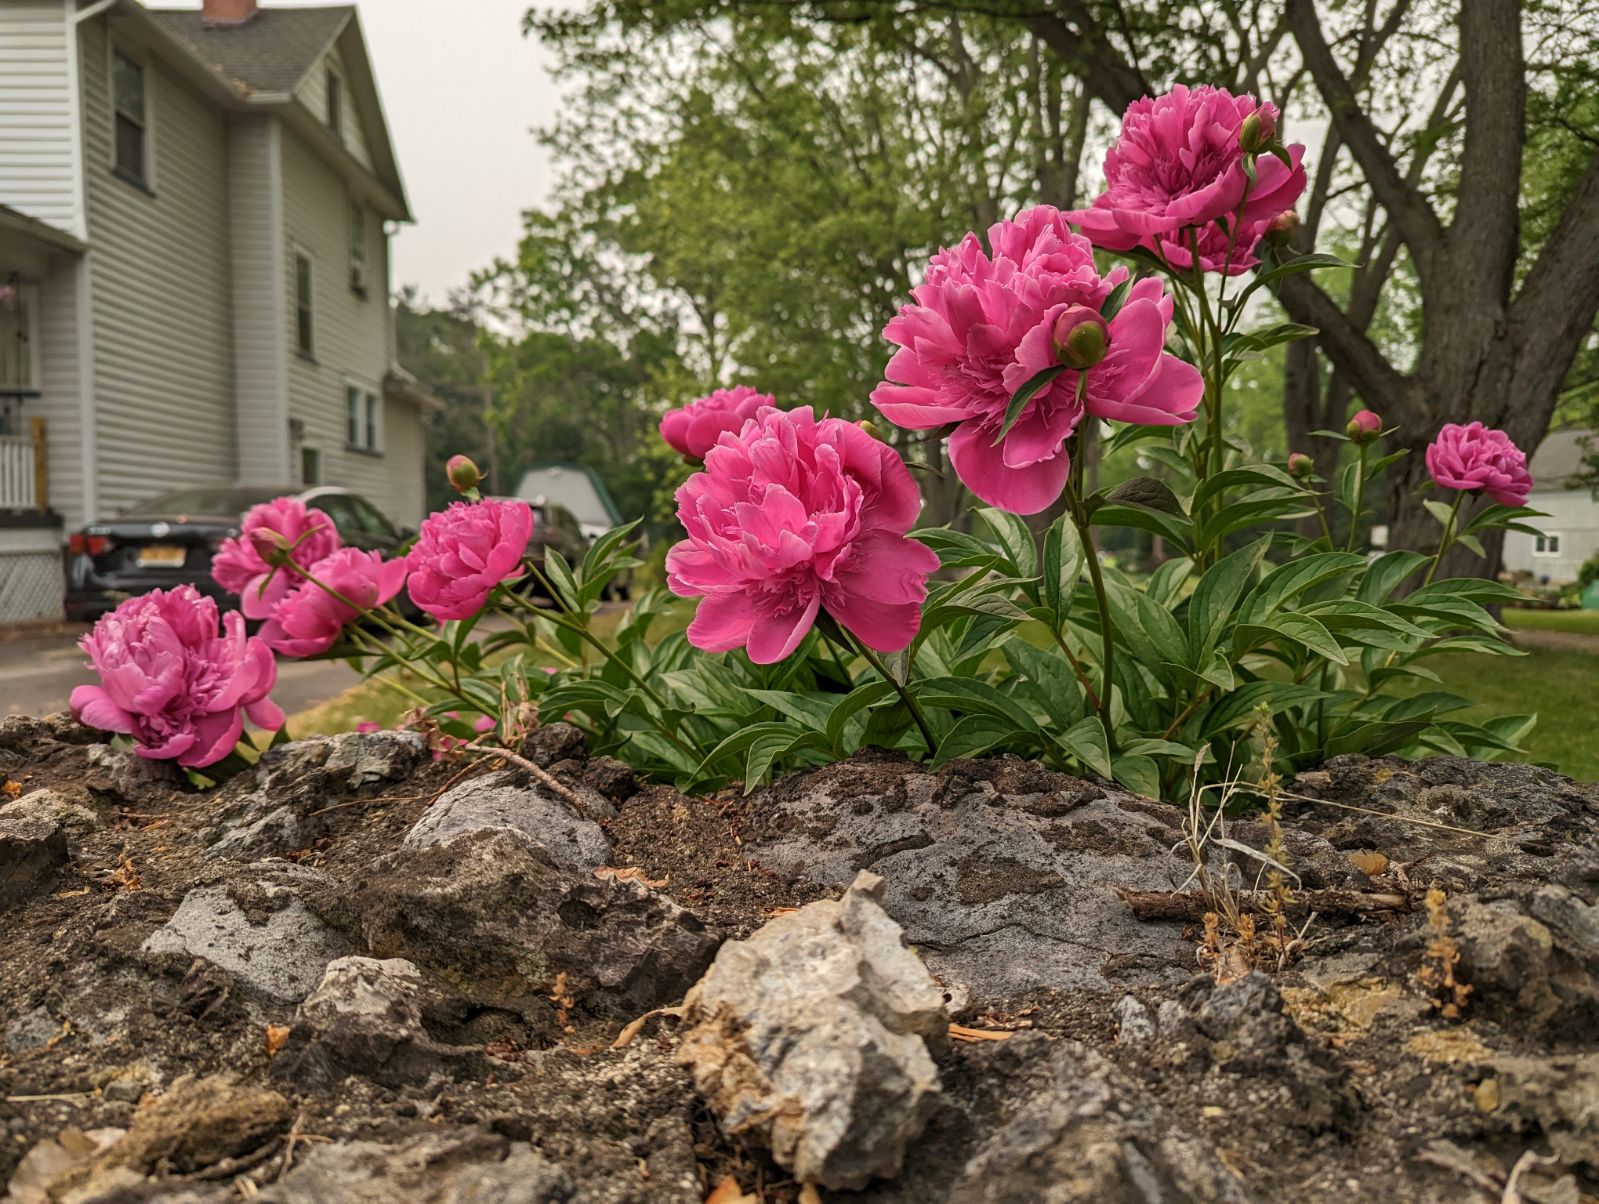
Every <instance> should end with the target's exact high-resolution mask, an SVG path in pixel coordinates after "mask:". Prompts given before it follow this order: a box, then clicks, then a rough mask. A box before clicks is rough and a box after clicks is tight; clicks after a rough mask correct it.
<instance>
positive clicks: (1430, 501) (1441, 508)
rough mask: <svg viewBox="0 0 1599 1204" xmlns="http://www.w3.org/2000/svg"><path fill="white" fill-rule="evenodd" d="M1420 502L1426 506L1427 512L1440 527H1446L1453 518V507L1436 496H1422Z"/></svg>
mask: <svg viewBox="0 0 1599 1204" xmlns="http://www.w3.org/2000/svg"><path fill="white" fill-rule="evenodd" d="M1421 504H1422V505H1423V506H1425V507H1427V513H1428V514H1430V515H1432V516H1433V517H1434V518H1435V519H1437V520H1438V525H1439V526H1440V527H1444V528H1447V527H1448V526H1449V524H1450V522H1451V521H1452V520H1453V518H1454V513H1455V508H1454V507H1453V506H1450V505H1448V504H1446V503H1444V502H1440V501H1438V500H1437V499H1436V498H1423V499H1422V502H1421Z"/></svg>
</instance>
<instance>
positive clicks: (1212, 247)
mask: <svg viewBox="0 0 1599 1204" xmlns="http://www.w3.org/2000/svg"><path fill="white" fill-rule="evenodd" d="M1272 162H1274V163H1275V162H1276V160H1275V159H1274V160H1272ZM1269 225H1270V223H1269V222H1265V221H1260V222H1254V223H1251V224H1250V225H1247V226H1243V227H1240V229H1239V234H1238V240H1237V241H1236V242H1234V241H1233V238H1232V236H1231V235H1230V234H1228V233H1226V232H1225V231H1224V230H1222V228H1221V227H1220V226H1217V225H1216V224H1215V223H1211V224H1210V225H1207V226H1203V227H1201V228H1200V229H1197V230H1183V231H1179V232H1178V233H1176V234H1163V235H1160V236H1159V237H1158V240H1157V241H1158V244H1159V249H1160V254H1161V257H1162V258H1164V259H1165V260H1166V262H1167V263H1169V264H1170V265H1171V266H1172V267H1174V268H1176V269H1177V270H1178V271H1180V272H1186V271H1187V270H1188V269H1189V268H1191V267H1193V265H1194V249H1195V247H1196V246H1197V247H1198V249H1199V270H1200V271H1202V272H1218V273H1221V274H1222V275H1226V276H1242V275H1243V274H1244V273H1245V272H1247V271H1250V270H1251V269H1253V268H1258V267H1259V266H1260V256H1258V255H1257V254H1255V252H1256V251H1257V250H1259V248H1260V240H1261V238H1262V237H1263V236H1264V235H1265V233H1266V230H1267V227H1268V226H1269Z"/></svg>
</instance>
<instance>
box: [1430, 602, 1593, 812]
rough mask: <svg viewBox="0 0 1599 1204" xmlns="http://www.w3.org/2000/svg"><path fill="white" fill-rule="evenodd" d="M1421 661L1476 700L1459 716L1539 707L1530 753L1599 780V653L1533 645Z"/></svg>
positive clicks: (1568, 772)
mask: <svg viewBox="0 0 1599 1204" xmlns="http://www.w3.org/2000/svg"><path fill="white" fill-rule="evenodd" d="M1523 613H1527V612H1523ZM1531 613H1547V612H1531ZM1555 613H1558V612H1555ZM1423 663H1424V664H1426V665H1427V666H1429V667H1430V668H1432V669H1433V670H1434V671H1436V672H1437V673H1438V675H1439V676H1440V677H1442V678H1443V679H1444V680H1443V688H1444V689H1446V690H1450V691H1452V692H1454V693H1456V694H1459V695H1460V696H1461V697H1462V698H1470V699H1471V700H1472V701H1473V703H1474V704H1475V705H1474V706H1473V707H1472V709H1471V710H1470V711H1463V712H1461V713H1460V717H1461V718H1463V719H1468V720H1471V719H1475V720H1478V721H1481V720H1483V719H1491V718H1493V717H1494V716H1495V715H1527V714H1531V713H1533V712H1536V713H1537V715H1538V726H1537V727H1535V728H1533V729H1532V734H1531V735H1530V736H1528V737H1527V754H1528V759H1529V760H1532V761H1536V762H1539V763H1541V764H1548V765H1553V766H1554V767H1555V768H1556V769H1557V770H1559V771H1560V772H1561V773H1563V774H1565V775H1566V776H1567V777H1572V778H1576V779H1577V780H1578V781H1579V782H1599V742H1596V741H1595V740H1594V738H1593V729H1594V719H1595V717H1596V710H1599V656H1590V655H1588V654H1587V653H1584V652H1557V651H1554V650H1551V649H1545V648H1534V649H1532V650H1531V651H1530V652H1528V653H1527V655H1526V656H1495V657H1487V656H1472V655H1461V656H1440V657H1436V658H1431V659H1428V660H1426V661H1424V662H1423ZM1435 688H1436V687H1435Z"/></svg>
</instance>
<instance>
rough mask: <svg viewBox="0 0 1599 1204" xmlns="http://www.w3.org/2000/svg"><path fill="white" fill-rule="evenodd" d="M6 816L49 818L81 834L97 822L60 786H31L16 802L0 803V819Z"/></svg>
mask: <svg viewBox="0 0 1599 1204" xmlns="http://www.w3.org/2000/svg"><path fill="white" fill-rule="evenodd" d="M97 747H98V746H97ZM8 817H16V818H24V817H33V818H36V819H47V820H51V821H53V822H55V823H58V824H60V825H61V826H62V827H63V828H64V829H66V831H67V833H68V834H69V835H71V836H74V837H81V836H85V835H87V834H88V833H90V832H93V831H94V830H96V829H97V828H99V827H100V826H101V824H100V817H99V816H98V815H96V814H95V813H94V812H93V811H91V810H89V808H87V807H85V806H82V805H81V804H79V803H75V802H73V801H72V799H70V798H69V797H67V795H66V794H64V793H63V792H62V791H60V790H33V791H30V792H29V793H27V794H24V795H23V796H22V797H21V798H19V799H17V801H16V802H14V803H7V804H6V805H5V806H3V807H0V820H4V819H6V818H8Z"/></svg>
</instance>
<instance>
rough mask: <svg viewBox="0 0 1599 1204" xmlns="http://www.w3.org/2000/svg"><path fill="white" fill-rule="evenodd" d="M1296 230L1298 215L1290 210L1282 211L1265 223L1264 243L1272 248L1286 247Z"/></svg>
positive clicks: (1297, 227)
mask: <svg viewBox="0 0 1599 1204" xmlns="http://www.w3.org/2000/svg"><path fill="white" fill-rule="evenodd" d="M1297 229H1299V214H1297V213H1295V212H1294V211H1293V210H1292V209H1284V210H1283V211H1282V212H1281V213H1279V214H1278V215H1277V216H1276V217H1274V218H1272V219H1271V221H1269V222H1267V223H1266V241H1267V242H1268V243H1270V244H1271V245H1272V246H1274V247H1284V246H1287V245H1288V242H1289V240H1290V239H1292V238H1293V236H1294V231H1295V230H1297Z"/></svg>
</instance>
